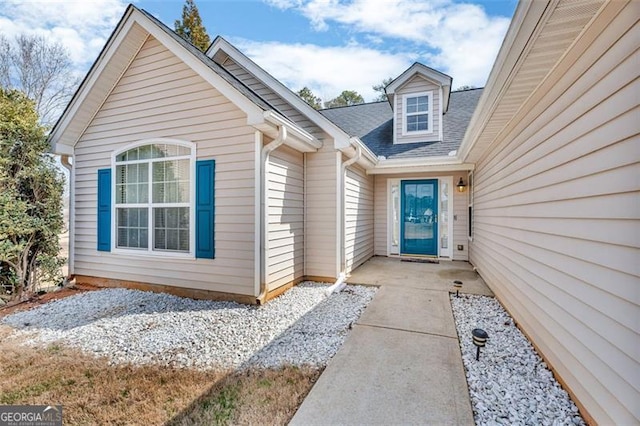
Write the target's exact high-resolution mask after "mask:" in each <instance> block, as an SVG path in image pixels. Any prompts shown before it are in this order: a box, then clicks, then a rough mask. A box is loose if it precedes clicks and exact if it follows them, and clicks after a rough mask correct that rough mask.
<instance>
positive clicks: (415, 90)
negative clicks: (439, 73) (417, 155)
mask: <svg viewBox="0 0 640 426" xmlns="http://www.w3.org/2000/svg"><path fill="white" fill-rule="evenodd" d="M440 90H441V89H440V86H438V85H437V84H435V83H432V82H431V81H429V80H426V79H424V78H423V77H421V76H419V75H416V76H414V77H413V78H411V79H410V80H409V81H407V82H406V83H405V84H404V85H402V86H401V87H400V88H399V89H398V90H396V94H395V97H394V103H395V105H394V120H395V124H394V143H410V142H433V141H439V140H441V136H440V126H441V125H442V114H441V111H440ZM425 92H426V93H429V95H430V96H429V98H430V100H431V102H430V105H429V112H428V114H429V116H430V117H429V124H430V125H431V128H429V130H428V132H427V133H425V132H415V134H414V133H413V132H407V127H406V118H405V113H406V110H407V109H406V105H404V99H405V96H409V97H412V96H416V95H418V94H424V93H425Z"/></svg>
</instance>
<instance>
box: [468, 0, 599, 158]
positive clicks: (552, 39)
mask: <svg viewBox="0 0 640 426" xmlns="http://www.w3.org/2000/svg"><path fill="white" fill-rule="evenodd" d="M603 4H604V1H603V0H561V1H559V2H558V3H557V4H556V6H555V9H554V10H553V11H552V12H551V14H550V16H549V18H548V19H547V21H546V22H545V23H544V24H543V26H542V27H541V29H540V30H539V31H538V32H537V34H534V35H533V41H532V42H530V43H529V46H530V48H529V50H528V51H525V52H522V54H524V55H526V56H525V57H524V60H522V61H521V62H520V64H519V66H518V70H517V71H516V72H515V74H514V77H513V79H512V80H511V82H510V83H509V84H508V86H507V88H506V90H505V91H504V95H503V96H502V98H501V99H500V101H499V103H498V104H497V106H496V107H495V109H494V111H493V112H492V113H491V114H490V115H489V117H488V119H487V120H486V123H485V126H484V128H483V130H482V131H481V133H480V134H479V136H478V138H477V141H476V143H475V144H474V146H473V148H472V150H471V151H470V153H469V155H468V157H467V158H466V159H465V161H467V162H472V163H476V162H477V161H478V160H479V159H480V158H481V157H482V155H483V154H484V153H485V152H486V151H487V148H488V147H489V146H490V145H491V144H492V143H493V142H494V141H495V140H496V138H497V137H498V136H499V134H500V133H501V132H502V130H503V129H505V127H507V126H508V124H509V123H510V122H511V120H512V119H513V117H514V116H515V115H516V114H517V113H518V111H519V110H520V108H521V107H522V106H523V104H524V103H525V101H526V100H527V99H528V98H529V96H531V94H532V93H533V92H534V91H535V89H536V88H537V87H538V85H540V83H541V82H542V81H543V80H544V79H545V77H546V76H547V74H548V73H549V72H550V71H551V70H552V69H553V67H554V65H555V64H556V63H557V62H558V61H559V60H560V59H561V58H562V56H563V54H564V53H565V52H566V50H567V49H568V48H569V47H570V46H571V44H572V43H573V42H574V40H575V39H576V38H577V37H578V35H579V34H580V33H581V32H582V31H583V30H584V28H585V27H586V26H587V24H588V23H589V22H590V21H591V19H592V18H593V17H594V15H595V14H596V13H597V11H598V10H599V9H600V7H601V6H602V5H603ZM485 90H486V89H485Z"/></svg>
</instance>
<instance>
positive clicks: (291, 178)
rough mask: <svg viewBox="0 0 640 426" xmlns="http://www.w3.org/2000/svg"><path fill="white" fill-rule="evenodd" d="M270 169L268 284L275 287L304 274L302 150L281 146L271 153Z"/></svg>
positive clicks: (271, 287)
mask: <svg viewBox="0 0 640 426" xmlns="http://www.w3.org/2000/svg"><path fill="white" fill-rule="evenodd" d="M268 173H269V175H268V176H269V177H268V186H269V225H268V226H269V243H268V244H269V251H268V254H269V258H268V266H267V267H268V270H267V285H268V288H269V290H274V289H276V288H278V287H280V286H282V285H285V284H288V283H290V282H292V281H295V280H298V279H300V278H302V277H303V276H304V162H303V154H302V153H300V152H298V151H295V150H293V149H291V148H289V147H287V146H281V147H280V148H278V149H277V150H275V151H273V152H272V153H271V155H270V157H269V170H268Z"/></svg>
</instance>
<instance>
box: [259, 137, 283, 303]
mask: <svg viewBox="0 0 640 426" xmlns="http://www.w3.org/2000/svg"><path fill="white" fill-rule="evenodd" d="M286 140H287V129H286V128H285V127H284V126H279V127H278V136H277V137H276V138H275V139H274V140H272V141H271V142H269V143H268V144H267V145H265V146H263V147H262V151H261V153H260V167H261V169H262V170H261V171H260V173H261V175H262V176H261V177H262V179H260V186H261V188H260V198H261V199H260V213H261V214H260V230H261V231H262V232H260V294H259V295H258V298H257V303H258V304H259V305H262V304H264V302H265V301H266V298H267V259H268V258H269V257H268V256H267V251H268V245H269V229H268V225H269V210H268V209H267V200H268V199H269V182H268V176H267V165H268V162H269V155H270V154H271V153H272V152H273V151H275V150H276V149H278V147H280V146H281V145H282V144H284V142H285V141H286Z"/></svg>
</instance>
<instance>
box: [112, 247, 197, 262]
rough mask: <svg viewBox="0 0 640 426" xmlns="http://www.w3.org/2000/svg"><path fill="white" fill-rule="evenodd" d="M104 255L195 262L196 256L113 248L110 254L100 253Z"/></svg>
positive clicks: (192, 254)
mask: <svg viewBox="0 0 640 426" xmlns="http://www.w3.org/2000/svg"><path fill="white" fill-rule="evenodd" d="M100 253H104V254H107V253H109V254H112V255H118V256H127V257H129V256H134V257H137V258H145V259H154V260H157V259H175V260H195V259H196V256H195V254H194V253H173V252H162V251H154V252H149V251H146V250H145V251H142V250H127V249H118V248H114V249H112V250H111V251H110V252H100Z"/></svg>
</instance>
